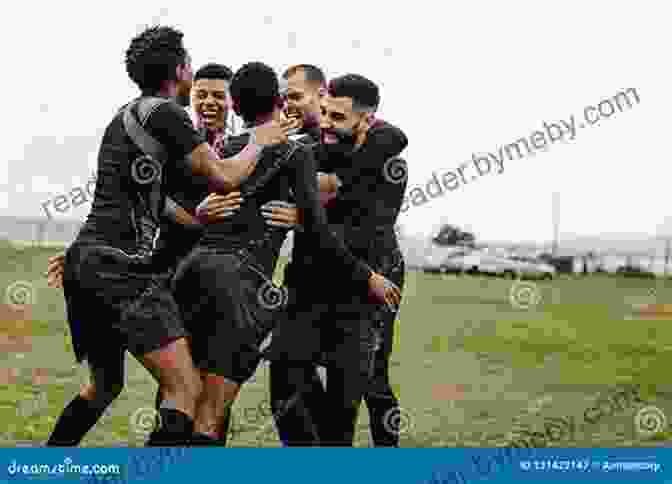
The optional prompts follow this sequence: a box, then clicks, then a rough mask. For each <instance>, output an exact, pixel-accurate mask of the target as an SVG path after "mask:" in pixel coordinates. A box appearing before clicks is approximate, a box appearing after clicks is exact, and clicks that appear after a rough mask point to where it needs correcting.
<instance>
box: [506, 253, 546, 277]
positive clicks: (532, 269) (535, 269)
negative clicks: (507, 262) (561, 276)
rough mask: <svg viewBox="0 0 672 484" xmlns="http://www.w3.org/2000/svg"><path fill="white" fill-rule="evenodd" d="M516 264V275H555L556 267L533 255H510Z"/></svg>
mask: <svg viewBox="0 0 672 484" xmlns="http://www.w3.org/2000/svg"><path fill="white" fill-rule="evenodd" d="M511 260H513V261H514V262H515V263H517V264H518V267H517V270H515V275H516V276H518V277H531V278H541V279H552V278H553V277H555V276H556V275H557V269H556V268H555V267H553V266H552V265H551V264H548V263H547V262H544V261H543V260H540V259H536V258H534V257H517V256H516V257H511Z"/></svg>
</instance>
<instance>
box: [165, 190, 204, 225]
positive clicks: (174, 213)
mask: <svg viewBox="0 0 672 484" xmlns="http://www.w3.org/2000/svg"><path fill="white" fill-rule="evenodd" d="M163 213H164V215H165V216H166V217H168V218H169V219H170V220H172V221H173V222H175V223H177V224H179V225H183V226H185V227H187V228H194V229H200V228H203V225H202V224H201V223H200V222H199V221H198V219H197V218H196V217H194V216H193V215H191V214H190V213H189V212H187V211H186V210H185V209H184V208H183V207H182V206H181V205H180V204H178V203H177V202H176V201H175V200H173V199H172V198H170V197H166V204H165V209H164V211H163Z"/></svg>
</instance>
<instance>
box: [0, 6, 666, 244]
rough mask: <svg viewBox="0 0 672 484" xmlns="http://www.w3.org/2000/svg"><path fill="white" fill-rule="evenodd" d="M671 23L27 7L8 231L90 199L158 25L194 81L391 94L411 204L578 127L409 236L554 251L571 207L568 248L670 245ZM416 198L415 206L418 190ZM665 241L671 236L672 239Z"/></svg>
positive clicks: (410, 215)
mask: <svg viewBox="0 0 672 484" xmlns="http://www.w3.org/2000/svg"><path fill="white" fill-rule="evenodd" d="M664 5H666V4H664V3H663V2H660V3H658V2H636V3H635V2H627V3H626V2H616V1H611V2H587V1H585V0H584V1H576V2H573V1H563V2H539V1H534V2H533V1H530V2H522V1H498V2H478V1H469V2H455V3H452V2H435V1H432V2H430V1H424V0H419V1H414V2H399V3H398V4H395V3H394V2H377V1H369V2H365V1H361V0H358V1H350V0H346V1H340V2H328V3H325V2H315V1H313V2H304V1H303V0H301V1H296V0H293V1H292V2H284V3H283V2H263V1H255V2H194V3H185V2H171V1H163V2H160V3H159V2H156V3H155V4H154V5H153V2H124V1H115V2H106V3H99V2H89V3H85V2H57V3H45V2H40V3H39V4H38V3H36V2H30V1H23V2H15V3H13V4H12V7H11V9H10V10H8V11H6V12H5V14H4V17H3V20H4V22H3V29H2V32H1V33H0V35H1V36H2V38H3V41H4V46H5V48H4V49H3V63H4V69H3V70H4V75H3V76H2V81H0V82H2V83H3V85H4V86H3V87H4V88H3V92H4V93H5V106H6V115H5V116H3V121H2V123H4V126H3V132H4V133H6V134H7V133H8V135H6V136H3V145H4V149H5V153H6V155H5V156H6V161H5V162H4V163H2V164H0V215H18V216H41V215H44V214H45V210H44V208H43V206H42V205H43V204H45V202H47V203H48V201H49V200H50V199H53V197H55V196H58V195H60V194H66V195H67V194H68V193H70V191H71V190H72V189H73V188H76V187H85V183H86V181H87V179H88V177H89V176H90V174H91V172H92V171H93V170H94V169H95V159H96V153H97V149H98V143H99V141H100V137H101V135H102V130H103V129H104V127H105V125H106V124H107V123H108V122H109V120H110V119H111V116H112V115H113V114H114V113H115V111H116V110H117V109H118V108H119V107H120V106H121V105H122V104H124V103H125V102H127V101H128V100H129V98H131V97H133V96H135V95H136V91H135V88H134V86H133V85H132V83H131V82H130V80H129V79H128V78H127V75H126V72H125V70H124V67H123V64H122V61H123V54H124V51H125V49H126V47H127V46H128V43H129V41H130V39H131V38H132V36H133V35H134V34H136V33H137V32H138V31H139V29H140V26H141V25H142V24H143V23H151V22H160V23H167V24H171V25H174V26H177V27H179V28H180V29H182V30H183V31H184V33H185V44H186V46H187V48H188V49H189V50H190V52H191V54H192V57H193V60H194V67H195V68H198V66H200V65H202V64H204V63H206V62H211V61H216V62H221V63H225V64H228V65H230V66H231V67H232V68H233V69H236V68H238V67H239V66H240V65H241V64H243V63H245V62H248V61H254V60H260V61H264V62H267V63H269V64H271V65H272V66H273V67H275V68H277V69H283V68H285V67H287V66H288V65H290V64H294V63H314V64H318V65H320V66H322V67H323V68H324V69H325V71H326V72H327V74H328V75H329V76H335V75H339V74H344V73H346V72H356V73H361V74H363V75H365V76H367V77H369V78H371V79H373V80H374V81H376V82H377V83H378V84H379V85H380V87H381V95H382V104H381V107H380V116H381V117H382V118H383V119H385V120H388V121H390V122H392V123H394V124H396V125H398V126H399V127H401V128H402V129H403V130H404V131H405V132H406V134H407V135H408V138H409V141H410V142H409V147H408V148H407V149H406V151H405V153H404V155H403V156H404V157H405V158H406V160H407V161H408V165H409V194H410V191H411V189H412V188H413V187H415V186H422V187H425V186H426V184H427V182H428V181H429V180H431V179H432V175H433V174H434V173H436V174H437V176H438V178H439V180H441V179H442V176H443V173H445V172H448V171H451V170H457V168H458V167H459V166H460V165H462V164H463V163H466V162H469V160H471V158H472V154H474V153H476V155H477V156H479V155H484V156H487V154H486V153H488V152H492V153H493V154H495V155H497V152H498V150H499V148H500V147H501V146H502V145H506V144H508V143H512V142H514V141H516V140H517V139H519V138H521V137H527V138H528V140H529V138H530V136H531V135H532V133H533V132H534V131H536V130H540V131H542V132H545V130H544V122H547V123H558V124H559V123H561V120H565V122H566V123H570V120H571V116H572V115H574V116H575V120H576V130H577V132H576V136H575V139H573V140H569V141H567V142H565V143H562V142H553V143H549V144H547V148H546V150H545V151H544V150H536V149H535V150H534V151H535V154H534V155H527V156H524V157H523V158H522V159H515V158H514V160H511V161H509V160H508V159H507V160H504V164H503V167H504V170H503V172H502V173H501V174H494V173H493V172H494V171H500V169H499V168H495V167H494V166H493V167H492V171H491V173H490V174H487V175H483V176H480V177H479V176H476V177H475V179H473V180H472V179H471V178H472V177H473V176H474V175H478V172H477V171H476V169H475V168H474V166H473V164H472V165H471V167H470V168H464V169H463V170H464V176H465V177H466V178H465V179H466V181H467V183H464V182H459V185H458V186H457V187H456V188H455V184H454V183H453V185H452V187H453V188H452V189H451V190H446V189H444V190H443V192H444V193H443V195H440V196H437V197H436V198H434V199H432V200H428V201H427V202H426V203H423V204H422V206H413V205H412V204H409V207H408V209H407V210H406V211H405V212H404V214H403V215H401V217H400V222H401V223H402V224H403V225H404V226H405V228H406V230H407V231H408V232H409V233H420V232H431V231H432V230H434V227H435V225H436V224H437V223H440V222H449V223H454V224H457V225H460V226H462V227H463V228H466V229H469V230H472V231H474V232H475V233H476V234H477V236H478V237H479V238H485V239H498V240H518V239H523V240H534V241H545V240H549V239H551V238H552V235H553V226H552V196H553V193H554V192H558V193H559V200H560V204H559V206H560V231H561V236H562V237H566V236H570V235H574V234H579V235H598V234H605V233H624V232H627V233H632V234H649V235H657V234H659V233H660V232H661V231H662V230H663V229H662V228H661V226H660V225H661V223H662V222H663V220H664V218H665V216H666V215H668V214H671V213H672V206H671V204H670V200H671V198H672V190H671V180H672V163H671V160H670V157H669V151H668V148H667V146H668V144H669V143H668V140H669V139H670V135H669V125H668V123H667V121H668V120H669V118H670V113H672V111H671V110H670V85H672V83H671V82H670V81H671V80H672V79H671V76H670V74H669V63H670V55H669V52H670V46H671V45H672V42H670V41H671V40H672V39H671V37H672V36H671V35H670V28H669V22H670V15H669V12H668V11H669V9H668V8H666V7H665V6H664ZM227 8H229V10H227ZM629 88H632V89H635V90H636V93H637V95H638V96H639V100H640V102H639V103H638V104H637V103H636V101H634V97H631V100H632V101H633V105H632V108H627V105H625V106H624V110H623V111H622V112H618V111H616V112H615V114H613V115H611V116H609V117H606V118H602V119H601V120H600V121H599V122H598V123H597V124H595V125H593V126H590V125H587V123H585V122H584V119H583V112H584V108H586V107H587V106H597V105H598V104H599V103H600V102H601V101H603V100H605V99H606V100H608V99H610V98H613V97H614V96H615V95H617V94H618V93H619V92H621V91H625V90H627V89H629ZM631 92H632V91H631ZM612 104H613V101H612ZM621 104H623V103H621ZM613 105H614V106H615V104H613ZM602 107H603V111H604V112H608V111H609V108H608V104H603V105H602ZM593 116H594V117H595V116H597V114H595V113H593ZM580 123H581V124H586V127H585V128H583V129H579V126H578V125H579V124H580ZM569 136H570V135H569V134H566V135H565V137H566V138H569ZM483 166H485V165H483ZM458 181H459V180H458ZM423 190H424V188H423ZM432 192H433V193H436V188H434V189H432ZM415 196H416V198H415V201H416V205H417V204H418V201H419V200H420V199H419V198H417V197H419V196H420V195H418V193H417V190H416V193H415ZM89 207H90V204H88V203H86V204H82V205H80V206H79V207H77V208H73V209H71V210H66V211H65V212H63V213H59V212H56V211H55V210H54V209H53V207H51V208H50V210H51V212H52V215H53V216H54V217H55V218H79V219H83V218H84V217H85V216H86V214H87V213H88V210H89ZM665 230H666V231H667V232H668V233H670V234H672V223H670V224H668V226H667V228H666V229H665Z"/></svg>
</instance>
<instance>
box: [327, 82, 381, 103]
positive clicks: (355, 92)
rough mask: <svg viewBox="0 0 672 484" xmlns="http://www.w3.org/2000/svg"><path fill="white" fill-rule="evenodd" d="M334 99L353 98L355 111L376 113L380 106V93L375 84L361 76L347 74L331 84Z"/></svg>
mask: <svg viewBox="0 0 672 484" xmlns="http://www.w3.org/2000/svg"><path fill="white" fill-rule="evenodd" d="M329 94H330V95H332V96H333V97H349V98H352V106H353V109H354V110H355V111H375V110H377V109H378V105H379V104H380V91H379V89H378V86H377V85H376V83H375V82H373V81H371V80H370V79H367V78H366V77H364V76H360V75H359V74H346V75H344V76H341V77H337V78H335V79H332V80H331V82H329Z"/></svg>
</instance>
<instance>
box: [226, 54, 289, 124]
mask: <svg viewBox="0 0 672 484" xmlns="http://www.w3.org/2000/svg"><path fill="white" fill-rule="evenodd" d="M279 97H280V85H279V82H278V76H277V75H276V73H275V71H274V70H273V69H272V68H271V67H269V66H268V65H266V64H264V63H262V62H250V63H248V64H245V65H244V66H243V67H241V68H240V69H238V71H236V74H235V75H234V76H233V80H232V81H231V99H232V100H233V103H234V105H235V106H237V108H238V109H237V111H238V114H239V115H240V116H241V117H242V118H243V120H244V121H245V122H248V123H249V122H253V121H254V120H255V119H256V118H257V117H258V116H260V115H264V114H268V113H271V112H273V109H275V106H276V103H277V102H278V99H279Z"/></svg>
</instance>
